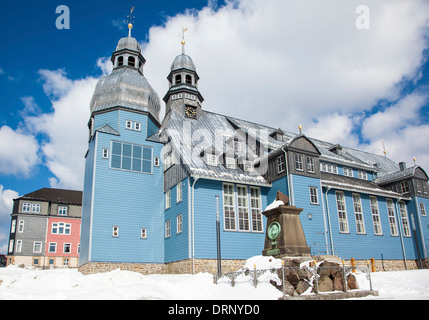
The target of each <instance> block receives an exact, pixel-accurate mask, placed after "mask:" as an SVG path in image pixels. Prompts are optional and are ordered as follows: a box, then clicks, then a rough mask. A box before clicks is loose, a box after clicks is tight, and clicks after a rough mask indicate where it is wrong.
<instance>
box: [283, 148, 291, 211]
mask: <svg viewBox="0 0 429 320" xmlns="http://www.w3.org/2000/svg"><path fill="white" fill-rule="evenodd" d="M282 150H283V152H284V154H285V163H286V180H287V191H288V196H289V202H290V204H291V205H293V203H292V198H291V196H290V191H291V188H292V186H291V184H290V180H289V165H288V161H287V152H286V150H285V149H284V148H283V147H282Z"/></svg>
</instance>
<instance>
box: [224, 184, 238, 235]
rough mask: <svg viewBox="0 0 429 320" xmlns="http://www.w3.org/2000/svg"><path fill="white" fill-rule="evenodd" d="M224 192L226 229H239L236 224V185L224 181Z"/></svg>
mask: <svg viewBox="0 0 429 320" xmlns="http://www.w3.org/2000/svg"><path fill="white" fill-rule="evenodd" d="M222 194H223V212H224V217H223V218H224V224H223V226H224V230H227V231H235V230H236V229H237V226H236V211H235V192H234V185H233V184H230V183H224V184H223V187H222Z"/></svg>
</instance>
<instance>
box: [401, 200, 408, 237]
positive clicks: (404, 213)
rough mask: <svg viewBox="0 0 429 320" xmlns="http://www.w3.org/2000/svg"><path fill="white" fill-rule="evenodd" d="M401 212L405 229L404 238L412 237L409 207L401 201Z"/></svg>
mask: <svg viewBox="0 0 429 320" xmlns="http://www.w3.org/2000/svg"><path fill="white" fill-rule="evenodd" d="M399 212H400V213H401V220H402V227H403V229H404V236H405V237H411V232H410V223H409V221H408V214H407V207H406V206H405V202H404V201H399Z"/></svg>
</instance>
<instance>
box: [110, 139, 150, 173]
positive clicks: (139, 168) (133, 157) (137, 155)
mask: <svg viewBox="0 0 429 320" xmlns="http://www.w3.org/2000/svg"><path fill="white" fill-rule="evenodd" d="M110 167H111V168H113V169H123V170H128V171H133V172H141V173H149V174H151V173H152V148H149V147H143V146H139V145H133V144H128V143H122V142H116V141H113V142H112V155H111V161H110Z"/></svg>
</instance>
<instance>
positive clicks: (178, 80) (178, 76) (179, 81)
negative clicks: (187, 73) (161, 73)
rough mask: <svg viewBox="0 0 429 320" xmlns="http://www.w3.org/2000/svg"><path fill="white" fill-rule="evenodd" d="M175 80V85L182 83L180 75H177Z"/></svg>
mask: <svg viewBox="0 0 429 320" xmlns="http://www.w3.org/2000/svg"><path fill="white" fill-rule="evenodd" d="M175 79H176V84H179V83H182V75H180V74H178V75H177V76H176V78H175Z"/></svg>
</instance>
